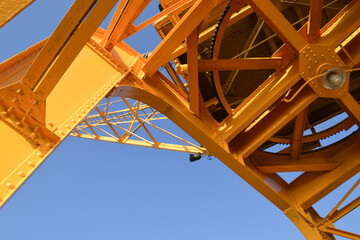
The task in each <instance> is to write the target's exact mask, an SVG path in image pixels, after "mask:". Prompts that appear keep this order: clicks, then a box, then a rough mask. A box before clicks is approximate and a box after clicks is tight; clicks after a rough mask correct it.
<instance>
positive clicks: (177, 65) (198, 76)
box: [0, 0, 360, 239]
mask: <svg viewBox="0 0 360 240" xmlns="http://www.w3.org/2000/svg"><path fill="white" fill-rule="evenodd" d="M25 2H26V3H25ZM25 2H24V3H7V4H8V6H9V7H12V8H13V9H16V10H14V11H15V12H11V13H8V14H6V11H4V12H5V13H2V14H1V15H0V16H4V17H3V18H0V20H1V21H0V24H1V25H4V24H5V23H6V22H7V21H8V19H11V18H13V17H14V15H16V13H17V12H18V11H20V10H21V9H22V8H24V7H26V6H27V5H28V4H29V3H30V2H31V1H25ZM117 2H118V1H116V0H91V1H88V0H76V1H74V3H73V5H72V6H71V8H70V9H69V11H68V12H67V13H66V15H65V16H64V18H63V19H62V21H61V22H60V24H59V25H58V27H57V28H56V30H55V31H54V33H53V34H52V35H51V36H50V37H49V38H47V39H45V40H43V41H41V42H39V43H37V44H35V45H34V46H32V47H30V48H28V49H27V50H26V51H24V52H21V53H19V54H17V55H15V56H14V57H12V58H10V59H9V60H7V61H5V62H3V63H2V64H1V65H0V116H1V121H0V131H1V133H2V134H1V136H0V143H1V144H0V152H1V156H2V158H1V159H0V206H1V205H2V204H4V203H5V202H6V201H7V200H8V199H9V198H10V196H11V195H12V194H13V193H14V191H16V189H17V188H19V187H20V185H21V184H22V183H23V182H24V181H25V180H26V179H27V178H28V177H29V176H30V175H31V173H32V172H33V171H34V170H35V169H36V168H37V167H38V166H39V165H40V164H41V163H42V162H43V161H44V160H45V159H46V157H47V156H48V155H49V154H50V153H51V152H52V151H53V150H54V149H55V148H56V147H57V146H58V145H59V144H60V143H61V142H62V141H63V140H64V139H65V138H66V136H68V135H71V136H76V137H81V138H86V139H94V140H99V141H110V142H117V143H121V144H131V145H136V146H146V147H152V148H157V149H165V150H173V151H181V152H187V153H191V154H195V155H196V156H199V154H200V157H201V155H207V156H210V155H213V156H215V157H217V158H218V159H219V160H220V161H222V162H223V163H224V164H225V165H226V166H228V167H229V168H230V169H231V170H233V171H234V172H235V173H236V174H238V175H239V176H240V177H241V178H242V179H244V180H245V181H246V182H247V183H249V184H250V185H251V186H252V187H254V188H255V189H256V190H257V191H258V192H259V193H261V194H262V195H263V196H264V197H266V198H267V199H268V200H269V201H270V202H271V203H273V204H274V205H275V206H276V207H277V208H279V209H280V210H281V211H282V212H284V214H285V215H286V216H287V217H288V218H289V219H290V220H291V221H292V222H293V223H294V224H295V225H296V227H297V228H298V229H299V230H300V231H301V233H302V234H303V235H304V236H305V237H306V238H307V239H335V237H336V236H341V237H346V238H350V239H360V235H359V234H357V233H352V232H349V231H345V230H343V229H339V228H337V227H336V221H338V220H339V219H341V218H343V217H345V216H346V215H347V214H348V213H349V212H351V211H353V210H354V209H355V208H357V207H358V206H359V205H360V197H357V198H355V199H354V200H353V201H351V202H350V203H347V204H346V205H345V206H344V204H343V203H344V202H345V200H346V199H347V198H348V196H349V195H350V194H351V193H352V192H353V191H354V189H355V188H356V187H357V185H358V184H359V181H360V180H359V181H357V182H356V183H355V184H354V185H353V186H352V187H351V188H350V190H349V191H348V192H347V193H346V194H345V196H344V197H343V198H342V199H341V200H340V201H339V202H338V204H336V206H335V207H333V208H332V210H331V211H330V212H329V213H328V214H327V215H325V216H320V214H319V213H318V212H317V211H316V207H315V204H316V203H317V202H319V201H320V200H321V199H323V198H324V197H325V196H327V195H328V194H329V193H330V192H332V191H334V190H336V189H337V188H338V187H339V186H341V185H342V184H344V183H345V182H347V181H348V180H349V179H350V178H351V177H353V176H355V175H356V174H357V173H358V172H359V171H360V169H359V163H360V141H359V140H360V137H359V134H360V133H359V131H358V130H357V129H358V127H359V125H360V106H359V101H360V84H359V83H360V18H359V14H360V2H359V1H357V0H335V1H327V0H297V1H283V0H231V1H223V0H160V6H161V7H160V9H161V11H160V12H159V13H157V14H156V15H154V16H152V17H150V18H148V20H146V21H144V22H142V23H140V24H138V25H137V26H135V20H136V19H137V18H138V17H139V16H140V14H141V13H142V12H143V11H144V9H145V8H146V6H147V5H148V4H149V2H150V0H141V1H138V0H121V1H120V2H119V4H118V5H117V6H116V3H117ZM0 6H1V5H0ZM114 6H116V10H115V12H114V14H113V16H112V19H111V21H110V24H109V26H108V28H107V29H106V30H104V29H102V28H99V25H100V23H101V22H102V21H103V20H104V18H105V17H106V16H107V15H108V14H109V12H110V11H111V9H113V7H114ZM2 19H5V20H2ZM150 25H152V26H153V27H154V28H155V30H156V32H157V33H158V34H159V36H160V38H161V42H160V44H159V45H157V46H156V47H155V49H153V51H151V52H150V53H147V54H141V53H139V52H137V51H135V50H134V49H133V48H132V47H131V46H129V45H128V44H126V43H125V42H124V41H123V40H126V39H127V38H129V37H130V36H133V35H134V34H136V33H137V32H139V31H141V30H142V29H144V28H146V27H148V26H150ZM133 37H134V36H133ZM84 69H86V71H84ZM84 86H86V87H84ZM339 117H341V118H342V119H341V120H334V119H338V118H339ZM163 120H165V121H166V120H171V121H172V122H173V123H175V124H176V125H177V126H178V127H180V128H181V129H182V130H184V131H185V132H186V133H188V134H189V136H190V137H192V138H193V139H194V140H195V141H196V142H197V143H198V144H195V143H192V142H191V141H190V140H187V139H184V138H182V137H179V136H177V135H175V134H173V133H171V132H170V131H168V130H166V129H164V128H162V127H161V126H160V125H161V124H160V123H159V122H161V121H163ZM320 126H321V129H322V130H318V129H319V128H320ZM344 130H345V131H348V133H349V134H348V136H346V137H343V138H342V139H340V140H334V141H333V142H332V143H331V144H330V145H329V146H324V145H323V143H322V140H323V139H325V138H330V139H332V136H333V135H335V134H337V133H339V132H341V131H344ZM154 132H157V133H154ZM160 133H161V134H163V135H161V134H160ZM159 134H160V135H159ZM170 138H172V139H174V141H175V142H169V139H170ZM282 172H302V174H301V175H300V176H298V177H297V178H296V179H295V180H293V181H291V182H286V181H285V180H284V179H283V178H282V177H281V176H280V173H282ZM340 207H341V208H340Z"/></svg>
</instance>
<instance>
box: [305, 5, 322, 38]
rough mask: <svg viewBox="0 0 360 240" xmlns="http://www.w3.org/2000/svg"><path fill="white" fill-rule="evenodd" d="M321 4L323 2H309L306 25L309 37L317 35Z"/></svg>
mask: <svg viewBox="0 0 360 240" xmlns="http://www.w3.org/2000/svg"><path fill="white" fill-rule="evenodd" d="M323 3H324V0H311V5H310V12H309V24H308V34H309V35H312V36H317V35H319V32H320V25H321V13H322V7H323Z"/></svg>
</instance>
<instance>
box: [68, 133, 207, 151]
mask: <svg viewBox="0 0 360 240" xmlns="http://www.w3.org/2000/svg"><path fill="white" fill-rule="evenodd" d="M71 136H73V137H81V138H85V139H91V140H100V141H105V142H113V143H121V144H128V145H133V146H139V147H149V148H154V145H153V144H150V143H147V142H145V141H140V140H135V139H127V140H125V141H123V142H119V141H118V140H117V139H114V138H112V137H106V136H99V137H93V136H90V135H85V134H84V135H80V136H79V135H77V134H71ZM156 148H157V149H162V150H169V151H176V152H185V153H201V154H203V153H205V152H206V151H205V149H204V148H196V147H192V146H185V145H178V144H171V143H159V145H158V146H157V147H156Z"/></svg>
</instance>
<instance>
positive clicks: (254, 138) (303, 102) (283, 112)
mask: <svg viewBox="0 0 360 240" xmlns="http://www.w3.org/2000/svg"><path fill="white" fill-rule="evenodd" d="M317 98H318V96H317V94H316V93H315V92H314V91H312V89H311V88H310V87H308V88H304V89H303V90H302V92H301V95H298V97H296V98H295V99H294V100H293V101H292V102H290V103H286V102H282V101H281V102H279V103H277V104H275V106H273V107H272V108H271V109H269V110H267V111H265V112H264V114H262V115H261V116H260V117H259V118H258V119H257V120H256V121H255V122H254V123H253V124H251V125H250V126H249V127H248V128H247V129H245V131H244V132H242V133H241V134H239V135H238V136H237V137H236V138H234V139H233V140H232V141H231V142H230V143H229V146H230V149H231V151H234V152H236V153H237V154H240V155H241V156H243V157H248V156H249V155H250V154H251V153H253V152H254V151H255V150H256V149H257V148H258V147H259V146H260V145H261V144H263V143H264V142H265V141H266V140H268V139H269V138H270V137H271V136H272V135H274V134H275V133H276V132H277V131H278V130H280V128H281V127H283V126H284V125H285V124H286V123H288V122H289V121H290V120H291V119H293V118H294V117H295V116H296V115H297V114H299V113H300V112H301V111H303V110H304V109H305V108H306V107H307V106H308V105H309V104H310V103H312V102H313V101H314V100H315V99H317Z"/></svg>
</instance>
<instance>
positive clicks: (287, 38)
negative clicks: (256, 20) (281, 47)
mask: <svg viewBox="0 0 360 240" xmlns="http://www.w3.org/2000/svg"><path fill="white" fill-rule="evenodd" d="M248 2H249V5H250V6H251V7H252V8H253V9H254V10H255V11H256V13H257V14H259V15H260V17H261V18H262V19H264V20H265V22H266V23H267V24H268V25H269V26H270V27H271V28H272V30H273V31H274V32H275V33H276V34H277V35H278V36H279V37H280V38H281V39H282V40H283V41H284V42H285V43H289V44H290V45H291V46H293V47H294V48H295V49H296V50H297V51H301V50H302V49H303V48H304V47H305V46H306V45H307V42H306V40H305V39H304V38H303V37H302V36H301V35H300V34H299V33H298V32H297V31H296V30H295V28H294V27H293V26H292V25H291V24H290V23H289V21H288V20H287V19H286V18H285V17H284V16H283V15H282V13H281V12H280V11H279V10H278V9H277V8H276V7H275V6H274V4H273V3H272V2H271V1H270V0H250V1H248Z"/></svg>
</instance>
